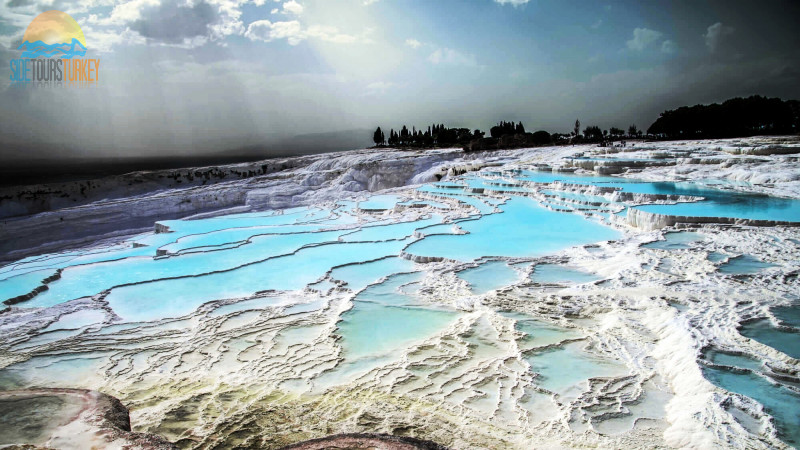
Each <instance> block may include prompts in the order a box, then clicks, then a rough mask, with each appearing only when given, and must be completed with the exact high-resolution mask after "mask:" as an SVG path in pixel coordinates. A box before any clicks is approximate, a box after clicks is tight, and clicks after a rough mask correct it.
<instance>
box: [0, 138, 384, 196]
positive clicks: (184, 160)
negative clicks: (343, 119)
mask: <svg viewBox="0 0 800 450" xmlns="http://www.w3.org/2000/svg"><path fill="white" fill-rule="evenodd" d="M370 133H371V132H370V131H369V130H366V129H353V130H344V131H336V132H327V133H311V134H301V135H297V136H293V137H291V138H285V139H280V140H278V141H276V142H275V143H272V144H263V145H248V146H244V147H235V148H226V149H225V150H221V151H212V152H204V153H200V154H194V155H169V154H168V155H166V156H149V157H148V156H144V157H143V156H135V155H136V154H135V153H131V154H130V155H127V154H124V153H123V154H122V156H116V157H111V156H106V157H86V156H74V155H79V154H80V153H79V150H78V149H74V148H70V147H68V146H65V145H58V146H56V145H14V146H13V147H14V148H15V149H16V151H15V152H13V153H11V152H9V153H8V154H7V155H6V156H4V157H3V164H2V165H0V186H14V185H28V184H38V183H49V182H61V181H74V180H84V179H93V178H100V177H104V176H108V175H120V174H124V173H129V172H134V171H140V170H162V169H177V168H184V167H203V166H212V165H219V164H233V163H239V162H248V161H259V160H264V159H271V158H281V157H286V156H297V155H310V154H317V153H328V152H336V151H343V150H352V149H358V148H365V147H367V146H369V145H372V143H371V139H370ZM6 147H7V148H8V147H9V145H6ZM223 148H224V147H223Z"/></svg>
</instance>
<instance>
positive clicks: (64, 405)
mask: <svg viewBox="0 0 800 450" xmlns="http://www.w3.org/2000/svg"><path fill="white" fill-rule="evenodd" d="M0 423H2V424H3V427H0V446H16V447H29V446H34V447H48V448H59V449H85V448H128V449H175V448H177V447H175V446H174V445H173V444H172V443H171V442H169V441H167V440H166V439H164V438H163V437H161V436H157V435H153V434H147V433H135V432H132V431H131V422H130V415H129V413H128V408H126V407H125V406H124V405H123V404H122V403H121V402H120V401H119V400H118V399H116V398H114V397H112V396H110V395H106V394H103V393H100V392H97V391H89V390H85V389H24V390H12V391H2V392H0Z"/></svg>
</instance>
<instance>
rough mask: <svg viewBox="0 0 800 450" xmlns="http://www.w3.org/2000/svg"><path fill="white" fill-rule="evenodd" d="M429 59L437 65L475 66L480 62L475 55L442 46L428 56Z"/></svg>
mask: <svg viewBox="0 0 800 450" xmlns="http://www.w3.org/2000/svg"><path fill="white" fill-rule="evenodd" d="M428 61H430V62H432V63H433V64H436V65H439V64H441V65H449V66H468V67H475V66H477V65H478V62H477V61H476V60H475V55H472V54H464V53H461V52H459V51H457V50H453V49H451V48H440V49H437V50H436V51H435V52H433V53H431V55H430V56H428Z"/></svg>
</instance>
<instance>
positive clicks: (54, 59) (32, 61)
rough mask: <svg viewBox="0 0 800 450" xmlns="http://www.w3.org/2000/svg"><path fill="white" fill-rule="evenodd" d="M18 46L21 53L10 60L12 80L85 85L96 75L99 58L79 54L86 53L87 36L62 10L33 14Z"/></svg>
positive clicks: (89, 83) (17, 81)
mask: <svg viewBox="0 0 800 450" xmlns="http://www.w3.org/2000/svg"><path fill="white" fill-rule="evenodd" d="M17 50H22V55H21V56H22V57H21V58H19V59H12V60H11V63H10V65H11V81H12V82H13V83H14V84H34V85H41V86H65V85H67V86H87V85H93V84H95V83H96V82H97V81H98V79H99V75H100V74H99V69H100V60H98V59H82V58H78V57H81V56H84V55H86V37H85V36H84V35H83V30H81V27H80V25H78V22H76V21H75V19H73V18H72V16H70V15H69V14H67V13H65V12H61V11H57V10H51V11H46V12H43V13H41V14H39V15H38V16H36V18H35V19H33V20H32V21H31V23H30V25H28V28H27V29H26V30H25V35H24V36H23V38H22V45H20V46H19V48H17Z"/></svg>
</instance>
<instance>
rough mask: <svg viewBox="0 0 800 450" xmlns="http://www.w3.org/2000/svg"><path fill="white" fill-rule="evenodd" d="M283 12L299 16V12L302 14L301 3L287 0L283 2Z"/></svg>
mask: <svg viewBox="0 0 800 450" xmlns="http://www.w3.org/2000/svg"><path fill="white" fill-rule="evenodd" d="M283 13H284V14H294V15H296V16H299V15H300V14H303V5H301V4H300V3H297V2H296V1H294V0H289V1H288V2H286V3H284V4H283Z"/></svg>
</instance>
